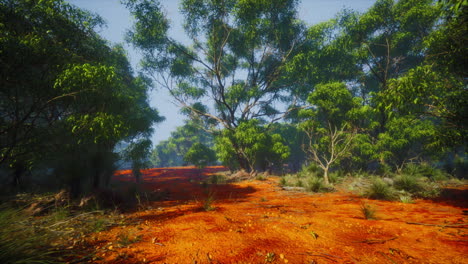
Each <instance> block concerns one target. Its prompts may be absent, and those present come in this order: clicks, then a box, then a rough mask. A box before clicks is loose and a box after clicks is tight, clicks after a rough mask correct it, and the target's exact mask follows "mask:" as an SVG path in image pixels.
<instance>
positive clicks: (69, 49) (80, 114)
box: [0, 0, 161, 195]
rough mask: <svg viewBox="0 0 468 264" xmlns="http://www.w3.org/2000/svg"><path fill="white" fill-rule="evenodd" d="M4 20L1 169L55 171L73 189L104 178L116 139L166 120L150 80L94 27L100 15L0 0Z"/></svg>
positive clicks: (53, 2) (56, 1)
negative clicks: (152, 101)
mask: <svg viewBox="0 0 468 264" xmlns="http://www.w3.org/2000/svg"><path fill="white" fill-rule="evenodd" d="M0 21H1V23H0V51H1V52H0V67H1V71H0V86H1V90H0V139H1V143H0V166H1V168H2V169H3V168H12V169H13V170H14V171H15V173H14V174H17V173H16V172H19V171H21V170H23V171H24V170H31V169H33V168H37V167H40V166H43V167H45V168H47V169H48V170H50V169H52V170H55V173H56V174H57V176H58V178H60V179H62V180H65V181H66V183H68V184H69V185H70V187H71V188H72V191H73V194H74V195H78V194H79V192H80V186H82V185H83V184H84V182H87V181H88V182H89V181H91V182H92V183H93V185H94V187H99V186H101V185H102V184H105V182H106V181H107V179H108V177H109V176H110V175H111V174H112V171H111V170H112V167H113V162H114V161H115V158H116V156H115V155H114V153H113V149H114V146H115V145H116V143H117V142H119V141H122V140H128V141H132V140H136V139H137V138H142V137H147V136H149V134H150V133H151V126H152V124H153V123H154V122H157V121H161V117H160V116H159V115H158V112H157V111H156V110H155V109H153V108H151V107H150V106H149V102H148V97H147V90H148V87H149V82H148V80H147V79H145V78H143V77H141V76H140V77H135V76H134V75H133V72H132V69H131V67H130V64H129V62H128V60H127V58H126V55H125V51H124V50H123V49H122V47H120V46H113V47H110V46H109V45H108V43H107V42H106V41H105V40H103V39H102V38H101V37H99V35H98V34H97V33H96V32H95V29H96V28H97V27H99V26H102V25H103V22H102V19H101V18H100V17H98V16H96V15H94V14H92V13H89V12H87V11H83V10H81V9H78V8H76V7H74V6H72V5H70V4H68V3H66V2H65V1H62V0H44V1H27V0H0ZM18 174H19V173H18ZM17 176H19V175H17Z"/></svg>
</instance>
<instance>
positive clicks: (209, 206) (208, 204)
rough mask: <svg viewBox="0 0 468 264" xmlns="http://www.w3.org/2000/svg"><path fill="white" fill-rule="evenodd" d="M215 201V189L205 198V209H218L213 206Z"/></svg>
mask: <svg viewBox="0 0 468 264" xmlns="http://www.w3.org/2000/svg"><path fill="white" fill-rule="evenodd" d="M214 201H215V193H214V192H213V191H210V192H208V193H207V196H206V198H205V200H204V201H203V209H204V210H205V211H207V212H208V211H213V210H214V209H216V207H214V206H213V202H214Z"/></svg>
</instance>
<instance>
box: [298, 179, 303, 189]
mask: <svg viewBox="0 0 468 264" xmlns="http://www.w3.org/2000/svg"><path fill="white" fill-rule="evenodd" d="M296 186H297V187H304V182H303V181H302V180H301V179H298V180H297V182H296Z"/></svg>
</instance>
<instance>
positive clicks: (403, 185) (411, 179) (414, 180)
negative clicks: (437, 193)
mask: <svg viewBox="0 0 468 264" xmlns="http://www.w3.org/2000/svg"><path fill="white" fill-rule="evenodd" d="M394 185H395V188H397V189H399V190H404V191H407V192H410V193H416V192H419V191H421V190H422V186H421V184H420V182H419V178H418V176H416V175H415V174H413V175H411V174H403V175H399V176H397V177H396V178H395V182H394Z"/></svg>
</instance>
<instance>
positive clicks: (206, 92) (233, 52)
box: [125, 0, 303, 170]
mask: <svg viewBox="0 0 468 264" xmlns="http://www.w3.org/2000/svg"><path fill="white" fill-rule="evenodd" d="M125 3H126V4H127V7H128V8H129V9H130V11H131V12H132V14H133V15H134V16H135V18H136V22H135V25H134V27H133V30H132V31H131V32H130V33H129V40H130V41H131V42H132V43H133V44H134V45H135V46H136V47H137V48H139V49H141V50H142V52H143V54H144V60H143V62H142V64H143V66H144V68H145V70H146V71H147V73H149V74H152V76H153V78H154V79H155V81H156V82H157V83H158V84H159V85H160V86H161V87H164V88H166V89H167V90H168V91H169V92H170V93H171V95H172V96H173V97H174V99H175V100H176V101H177V102H178V103H180V105H181V106H182V107H183V109H184V110H185V111H188V112H189V113H190V116H191V117H192V118H193V119H199V120H203V121H205V122H207V123H208V124H210V129H211V131H214V132H216V131H217V130H220V129H225V130H227V131H225V132H222V133H224V134H235V133H238V132H237V131H238V127H239V126H240V125H241V124H245V123H249V122H250V121H251V120H255V119H264V120H266V121H268V122H273V121H275V120H277V119H279V118H281V116H282V115H283V113H282V112H281V111H280V110H279V109H277V108H276V107H275V106H276V105H275V104H276V103H277V102H279V101H280V100H281V99H282V98H284V97H285V96H287V95H289V92H288V91H289V90H291V89H292V88H293V87H294V86H295V84H294V83H291V82H285V81H284V80H285V79H284V71H283V68H284V66H285V65H286V64H287V62H288V61H289V60H290V58H292V56H293V55H294V54H295V53H296V52H297V51H298V47H299V46H300V44H301V41H302V31H303V26H302V24H301V23H300V22H298V20H297V12H296V7H297V1H296V0H282V1H255V0H242V1H234V0H221V1H208V0H184V1H182V3H181V11H182V13H183V14H184V15H185V25H184V29H185V32H186V34H187V35H188V36H189V37H190V38H191V39H192V40H193V45H192V46H190V47H188V46H184V45H182V44H181V43H177V42H176V41H175V40H174V39H171V38H170V37H168V36H167V30H168V28H169V24H168V21H167V19H166V18H165V16H164V14H163V12H162V11H161V9H162V7H161V5H160V4H159V3H158V2H157V1H148V0H127V1H125ZM206 101H209V102H210V103H211V102H212V103H213V104H214V106H213V107H209V106H206V105H204V104H203V103H202V102H206ZM218 132H219V131H218ZM216 133H217V132H216ZM230 138H231V139H232V140H229V141H226V142H225V143H226V144H229V145H230V147H231V148H232V149H234V151H233V154H234V155H236V157H237V160H238V165H239V166H240V167H241V168H243V169H245V170H250V169H252V168H253V164H252V163H251V162H252V160H249V159H247V157H246V155H242V154H241V153H242V152H243V150H241V147H240V144H239V143H238V142H237V141H236V137H230Z"/></svg>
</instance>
